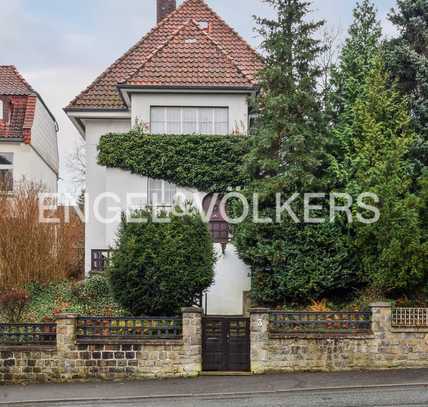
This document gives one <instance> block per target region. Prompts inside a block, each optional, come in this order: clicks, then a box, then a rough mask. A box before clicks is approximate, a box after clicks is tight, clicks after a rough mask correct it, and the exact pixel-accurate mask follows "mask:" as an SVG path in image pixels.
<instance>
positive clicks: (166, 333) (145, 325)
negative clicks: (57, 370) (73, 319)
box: [77, 317, 183, 342]
mask: <svg viewBox="0 0 428 407" xmlns="http://www.w3.org/2000/svg"><path fill="white" fill-rule="evenodd" d="M182 325H183V322H182V318H181V317H171V318H163V317H141V318H114V317H112V318H110V317H80V318H78V320H77V338H78V340H79V341H80V342H84V341H88V340H90V341H92V340H105V339H109V338H110V339H124V340H125V339H134V340H135V339H180V338H181V337H182V333H183V326H182Z"/></svg>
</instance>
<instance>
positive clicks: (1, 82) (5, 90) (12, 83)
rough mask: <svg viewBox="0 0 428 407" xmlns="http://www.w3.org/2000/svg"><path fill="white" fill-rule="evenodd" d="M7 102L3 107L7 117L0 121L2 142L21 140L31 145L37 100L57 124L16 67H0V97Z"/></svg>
mask: <svg viewBox="0 0 428 407" xmlns="http://www.w3.org/2000/svg"><path fill="white" fill-rule="evenodd" d="M1 96H5V97H6V98H2V100H3V101H5V100H6V101H7V105H6V106H3V109H4V112H5V113H6V116H5V117H4V118H3V120H0V141H1V140H5V139H7V140H11V139H13V140H19V141H24V142H25V143H27V144H30V143H31V130H32V127H33V124H34V116H35V112H36V104H37V100H40V102H41V103H42V104H43V106H45V108H46V110H47V112H48V113H49V115H50V116H51V117H52V120H53V121H54V122H55V123H56V120H55V117H54V116H53V115H52V113H51V112H50V110H49V109H48V107H47V106H46V104H45V103H44V101H43V99H42V98H41V97H40V95H39V94H38V93H37V92H36V91H35V90H34V89H33V88H32V87H31V86H30V85H29V84H28V82H27V81H26V80H25V79H24V78H23V77H22V76H21V74H20V73H19V72H18V70H17V69H16V67H15V66H13V65H0V97H1Z"/></svg>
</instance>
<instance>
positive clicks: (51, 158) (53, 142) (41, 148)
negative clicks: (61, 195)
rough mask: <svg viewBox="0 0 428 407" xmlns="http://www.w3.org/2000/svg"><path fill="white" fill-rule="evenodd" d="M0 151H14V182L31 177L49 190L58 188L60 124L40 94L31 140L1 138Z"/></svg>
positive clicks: (53, 190)
mask: <svg viewBox="0 0 428 407" xmlns="http://www.w3.org/2000/svg"><path fill="white" fill-rule="evenodd" d="M0 153H6V154H8V155H11V157H12V160H13V163H12V165H11V166H10V170H11V171H12V172H13V184H14V185H17V184H18V183H19V182H22V181H24V180H25V181H28V182H34V183H36V184H40V185H42V186H43V188H44V189H45V190H46V191H47V192H57V190H58V166H59V163H58V142H57V124H56V122H55V120H54V119H53V117H52V116H51V115H50V113H49V112H48V110H47V108H46V107H45V105H44V104H43V103H42V102H41V100H40V99H39V98H37V102H36V109H35V115H34V120H33V126H32V128H31V143H30V144H25V143H23V142H19V141H9V140H7V139H3V140H1V141H0Z"/></svg>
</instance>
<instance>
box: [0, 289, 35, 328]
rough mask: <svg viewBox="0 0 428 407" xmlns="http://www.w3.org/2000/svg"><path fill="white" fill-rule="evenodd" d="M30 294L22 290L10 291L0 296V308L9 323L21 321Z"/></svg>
mask: <svg viewBox="0 0 428 407" xmlns="http://www.w3.org/2000/svg"><path fill="white" fill-rule="evenodd" d="M30 299H31V297H30V294H29V293H28V291H27V290H24V289H12V290H10V291H8V292H5V293H3V294H1V295H0V307H1V310H2V314H3V315H4V318H5V319H6V320H7V322H9V323H18V322H21V321H22V316H23V314H24V311H25V308H26V306H27V305H28V303H29V302H30Z"/></svg>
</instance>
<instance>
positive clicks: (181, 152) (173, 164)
mask: <svg viewBox="0 0 428 407" xmlns="http://www.w3.org/2000/svg"><path fill="white" fill-rule="evenodd" d="M98 150H99V154H98V163H99V164H100V165H104V166H106V167H110V168H120V169H123V170H127V171H131V172H132V173H134V174H139V175H143V176H146V177H150V178H155V179H163V180H166V181H168V182H171V183H174V184H176V185H179V186H181V187H192V188H196V189H198V190H199V191H204V192H225V191H227V190H228V189H229V188H235V187H238V186H243V185H245V184H247V182H248V179H247V177H246V175H245V174H242V172H241V165H242V162H243V158H244V156H245V155H246V153H247V152H248V143H247V138H245V137H244V136H230V135H228V136H213V135H210V136H208V135H200V134H197V135H196V134H194V135H147V134H144V133H142V132H141V131H140V130H131V131H130V132H129V133H126V134H107V135H105V136H103V137H101V140H100V143H99V146H98Z"/></svg>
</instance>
